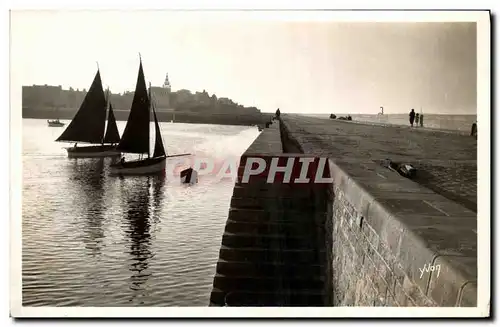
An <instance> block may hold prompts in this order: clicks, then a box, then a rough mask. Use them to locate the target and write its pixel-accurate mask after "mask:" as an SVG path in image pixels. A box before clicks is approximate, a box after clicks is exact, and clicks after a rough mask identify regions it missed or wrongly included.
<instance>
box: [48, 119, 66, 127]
mask: <svg viewBox="0 0 500 327" xmlns="http://www.w3.org/2000/svg"><path fill="white" fill-rule="evenodd" d="M47 124H49V127H63V126H64V123H63V122H61V121H60V120H59V119H56V120H47Z"/></svg>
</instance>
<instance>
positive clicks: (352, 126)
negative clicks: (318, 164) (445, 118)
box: [210, 115, 477, 306]
mask: <svg viewBox="0 0 500 327" xmlns="http://www.w3.org/2000/svg"><path fill="white" fill-rule="evenodd" d="M476 142H477V141H476V139H475V138H473V137H468V136H463V135H459V134H453V133H439V132H437V131H424V130H422V131H418V130H411V129H408V128H407V129H405V128H392V127H387V126H374V125H368V124H359V123H353V122H348V121H333V120H328V119H321V118H306V117H301V116H293V115H282V118H281V120H280V121H279V122H278V121H275V122H274V124H273V125H271V126H270V128H267V129H264V131H263V132H262V133H261V134H260V136H259V137H258V138H257V139H256V141H255V142H254V143H253V144H252V145H251V146H250V148H249V149H248V150H247V151H246V152H245V153H244V155H243V156H242V158H241V164H240V172H239V173H240V174H241V170H242V167H243V166H244V165H245V163H246V160H247V158H249V157H260V158H264V159H265V160H266V162H270V160H271V158H272V157H280V158H282V159H280V160H281V163H283V158H289V157H296V158H300V157H308V158H315V160H318V159H319V158H327V163H328V165H327V167H328V169H327V174H329V176H331V177H332V179H333V182H332V183H329V184H313V183H310V184H302V185H297V184H284V183H275V184H269V183H266V181H265V177H266V176H267V171H264V172H263V173H262V174H260V176H256V178H253V179H251V180H250V182H249V183H240V181H239V182H238V183H236V185H235V188H234V192H233V198H232V201H231V208H230V211H229V215H228V221H227V224H226V228H225V232H224V235H223V237H222V244H221V250H220V258H219V262H218V264H217V269H216V273H215V277H214V286H213V291H212V294H211V298H210V305H215V306H224V305H229V306H476V303H477V299H476V297H477V214H476V212H477V208H476V207H477V199H476V197H477V177H476V171H477V161H476V146H477V144H476ZM384 159H391V160H393V161H397V162H405V163H410V164H412V165H413V166H415V167H416V168H417V170H418V172H417V177H416V178H415V179H414V180H409V179H407V178H405V177H402V176H400V175H399V174H397V173H396V172H394V171H391V170H388V169H387V168H385V167H383V166H382V165H381V162H382V161H383V160H384ZM428 267H434V268H432V269H428ZM438 267H439V270H438Z"/></svg>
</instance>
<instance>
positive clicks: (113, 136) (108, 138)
mask: <svg viewBox="0 0 500 327" xmlns="http://www.w3.org/2000/svg"><path fill="white" fill-rule="evenodd" d="M118 142H120V133H119V132H118V126H116V119H115V114H114V113H113V108H112V107H111V103H110V104H109V112H108V127H107V129H106V134H105V135H104V140H103V142H102V143H118Z"/></svg>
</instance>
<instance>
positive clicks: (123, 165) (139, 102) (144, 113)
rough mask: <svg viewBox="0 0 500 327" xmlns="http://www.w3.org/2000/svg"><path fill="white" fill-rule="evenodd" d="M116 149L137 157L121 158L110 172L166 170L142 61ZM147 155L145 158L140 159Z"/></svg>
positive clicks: (157, 125) (164, 156)
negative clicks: (152, 127) (152, 133)
mask: <svg viewBox="0 0 500 327" xmlns="http://www.w3.org/2000/svg"><path fill="white" fill-rule="evenodd" d="M150 110H152V111H153V117H154V124H155V146H154V152H153V156H151V155H150V151H149V150H150V149H149V134H150V133H149V129H150V116H151V112H150ZM117 150H118V151H121V152H123V153H136V154H139V155H140V157H139V159H138V160H133V161H127V162H125V160H124V158H122V160H121V161H120V162H118V163H115V164H113V165H111V166H110V169H111V174H118V175H137V174H157V173H161V172H163V171H164V170H165V162H166V158H167V156H166V154H165V148H164V146H163V141H162V138H161V132H160V126H159V124H158V119H157V117H156V112H155V108H154V106H153V105H152V99H151V87H150V89H149V94H148V90H147V88H146V81H145V78H144V71H143V69H142V60H141V61H140V63H139V74H138V76H137V83H136V87H135V92H134V98H133V100H132V107H131V108H130V114H129V117H128V120H127V125H126V127H125V130H124V132H123V135H122V138H121V140H120V143H119V144H118V146H117ZM144 154H147V158H143V156H144Z"/></svg>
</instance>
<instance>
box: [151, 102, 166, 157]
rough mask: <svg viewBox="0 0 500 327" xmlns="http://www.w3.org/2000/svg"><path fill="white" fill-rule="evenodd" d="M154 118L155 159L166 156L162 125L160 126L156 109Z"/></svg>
mask: <svg viewBox="0 0 500 327" xmlns="http://www.w3.org/2000/svg"><path fill="white" fill-rule="evenodd" d="M153 116H154V119H155V151H154V153H153V157H154V158H156V157H160V156H164V155H165V148H164V147H163V140H162V139H161V132H160V125H159V124H158V119H157V118H156V111H155V108H154V107H153Z"/></svg>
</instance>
